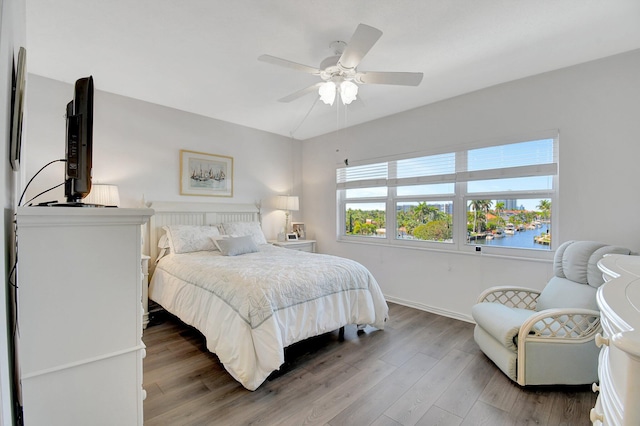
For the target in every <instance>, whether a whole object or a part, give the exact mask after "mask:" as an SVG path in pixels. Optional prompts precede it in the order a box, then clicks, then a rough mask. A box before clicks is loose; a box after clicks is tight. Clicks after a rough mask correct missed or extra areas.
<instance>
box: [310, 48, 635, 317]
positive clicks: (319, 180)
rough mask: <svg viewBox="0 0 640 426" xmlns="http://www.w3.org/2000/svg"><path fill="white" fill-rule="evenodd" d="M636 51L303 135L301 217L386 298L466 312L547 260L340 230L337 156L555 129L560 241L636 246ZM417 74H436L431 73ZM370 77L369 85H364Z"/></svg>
mask: <svg viewBox="0 0 640 426" xmlns="http://www.w3.org/2000/svg"><path fill="white" fill-rule="evenodd" d="M639 70H640V51H633V52H628V53H626V54H622V55H617V56H613V57H610V58H606V59H603V60H599V61H594V62H590V63H586V64H582V65H579V66H574V67H570V68H566V69H563V70H559V71H554V72H549V73H545V74H541V75H538V76H534V77H530V78H526V79H522V80H518V81H514V82H511V83H507V84H502V85H499V86H495V87H491V88H488V89H485V90H481V91H478V92H474V93H471V94H467V95H463V96H459V97H456V98H453V99H450V100H446V101H443V102H438V103H435V104H432V105H427V106H424V107H421V108H417V109H414V110H411V111H407V112H404V113H401V114H398V115H395V116H392V117H387V118H384V119H380V120H376V121H374V122H371V123H366V124H363V125H360V126H356V127H353V128H350V129H343V130H340V131H339V132H338V133H334V134H330V135H325V136H321V137H318V138H314V139H311V140H308V141H305V142H304V146H303V153H302V157H303V170H304V176H303V190H304V193H306V194H310V193H313V194H314V197H304V199H303V200H302V203H303V206H304V210H305V216H304V220H305V222H306V224H307V229H308V231H309V233H310V235H312V236H315V238H316V239H317V240H318V247H319V250H320V251H322V252H326V253H332V254H337V255H341V256H345V257H349V258H352V259H355V260H358V261H360V262H361V263H363V264H364V265H365V266H367V267H368V268H369V269H370V270H371V271H372V272H373V274H374V276H375V277H376V278H377V280H378V281H379V283H380V285H381V287H382V290H383V292H384V293H385V295H387V296H388V297H389V298H390V299H391V300H399V301H402V302H403V303H406V304H409V305H412V306H417V307H421V308H423V309H427V310H432V311H434V312H441V313H446V314H448V315H451V316H455V317H460V318H469V315H470V308H471V306H472V304H473V303H474V301H475V298H476V297H477V295H478V294H479V293H480V291H481V290H483V289H485V288H487V287H490V286H493V285H526V286H530V287H535V288H542V287H543V286H544V284H545V283H546V281H547V279H548V278H549V277H550V276H551V274H552V269H551V266H550V264H549V262H533V261H526V260H515V259H504V258H489V257H488V256H483V255H475V254H461V253H447V252H434V251H418V250H409V249H403V248H397V247H382V246H372V245H361V244H352V243H342V242H337V241H336V238H335V235H336V194H335V168H336V165H338V164H341V163H342V161H343V160H344V159H345V158H349V159H350V160H352V161H357V160H365V159H370V158H375V157H379V156H384V155H390V154H398V153H410V152H416V151H428V150H430V149H433V150H439V149H446V150H447V151H451V150H455V149H456V147H457V146H462V145H465V144H469V143H472V142H476V141H481V140H493V139H501V138H504V137H509V136H518V135H527V134H530V133H532V132H538V131H542V130H548V129H559V131H560V189H559V202H558V207H559V223H560V227H559V229H558V230H555V231H554V237H555V238H554V240H555V242H556V243H560V242H562V241H566V240H569V239H585V240H586V239H589V240H599V241H603V242H607V243H610V244H618V245H622V246H626V247H628V248H630V249H632V250H635V251H638V252H640V220H638V212H639V211H640V190H639V188H640V184H639V183H638V182H639V180H640V177H639V175H638V159H639V158H640V119H638V113H639V111H640V72H639ZM422 84H427V85H428V84H429V82H428V81H424V82H423V83H422ZM364 90H365V89H363V94H364Z"/></svg>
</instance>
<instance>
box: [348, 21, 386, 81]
mask: <svg viewBox="0 0 640 426" xmlns="http://www.w3.org/2000/svg"><path fill="white" fill-rule="evenodd" d="M381 36H382V31H380V30H379V29H377V28H373V27H370V26H369V25H365V24H360V25H358V27H357V28H356V32H355V33H353V35H352V36H351V40H350V41H349V43H348V44H347V47H346V48H345V49H344V52H342V56H340V60H338V66H340V67H341V68H344V69H346V70H351V69H354V68H355V67H357V66H358V64H359V63H360V61H362V58H364V55H366V54H367V52H369V50H370V49H371V48H372V47H373V45H374V44H376V42H377V41H378V39H379V38H380V37H381Z"/></svg>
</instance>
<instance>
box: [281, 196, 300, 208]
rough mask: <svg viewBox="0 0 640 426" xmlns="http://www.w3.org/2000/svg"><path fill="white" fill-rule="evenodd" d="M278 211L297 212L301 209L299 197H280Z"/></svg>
mask: <svg viewBox="0 0 640 426" xmlns="http://www.w3.org/2000/svg"><path fill="white" fill-rule="evenodd" d="M276 208H277V209H278V210H286V211H297V210H298V209H300V201H299V199H298V196H297V195H278V197H277V199H276Z"/></svg>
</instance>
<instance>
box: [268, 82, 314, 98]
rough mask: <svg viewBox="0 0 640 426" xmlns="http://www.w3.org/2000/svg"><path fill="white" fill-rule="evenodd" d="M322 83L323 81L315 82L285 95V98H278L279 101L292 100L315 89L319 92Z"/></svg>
mask: <svg viewBox="0 0 640 426" xmlns="http://www.w3.org/2000/svg"><path fill="white" fill-rule="evenodd" d="M321 84H322V82H320V83H316V84H313V85H311V86H309V87H305V88H304V89H302V90H298V91H297V92H294V93H292V94H290V95H289V96H285V97H284V98H281V99H278V102H291V101H294V100H296V99H298V98H301V97H303V96H304V95H306V94H309V93H311V92H314V91H315V92H316V93H317V91H318V87H320V85H321Z"/></svg>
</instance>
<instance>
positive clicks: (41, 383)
mask: <svg viewBox="0 0 640 426" xmlns="http://www.w3.org/2000/svg"><path fill="white" fill-rule="evenodd" d="M152 214H153V210H151V209H120V208H71V207H21V208H19V209H18V213H17V224H18V230H17V233H18V293H17V297H18V328H19V335H18V339H17V340H18V341H17V346H18V362H19V369H20V380H21V390H22V406H23V413H24V414H23V415H24V424H25V425H27V426H29V425H44V424H46V425H65V426H68V425H88V424H91V425H142V423H143V418H142V416H143V411H142V401H143V399H144V397H145V392H144V390H143V388H142V359H143V358H144V355H145V350H144V344H143V343H142V312H143V309H142V303H141V299H142V286H141V280H142V270H141V247H140V241H141V240H140V238H141V225H142V224H144V223H145V222H146V221H147V220H148V219H149V217H150V216H151V215H152Z"/></svg>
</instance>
